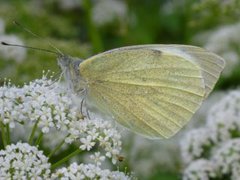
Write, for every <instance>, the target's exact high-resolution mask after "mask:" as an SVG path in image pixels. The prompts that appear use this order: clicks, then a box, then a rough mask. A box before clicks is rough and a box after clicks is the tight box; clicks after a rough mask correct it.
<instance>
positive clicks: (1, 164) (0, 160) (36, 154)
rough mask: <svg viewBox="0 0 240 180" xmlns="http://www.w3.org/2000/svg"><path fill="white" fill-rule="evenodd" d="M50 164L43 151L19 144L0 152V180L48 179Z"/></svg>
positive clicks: (25, 144)
mask: <svg viewBox="0 0 240 180" xmlns="http://www.w3.org/2000/svg"><path fill="white" fill-rule="evenodd" d="M49 177H50V164H49V163H48V158H47V157H46V156H44V154H43V152H42V151H39V150H38V149H37V148H36V147H34V146H30V145H29V144H27V143H17V144H16V145H14V144H12V145H9V146H7V147H6V149H5V150H1V151H0V179H48V178H49Z"/></svg>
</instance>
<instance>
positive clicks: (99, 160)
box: [90, 152, 106, 166]
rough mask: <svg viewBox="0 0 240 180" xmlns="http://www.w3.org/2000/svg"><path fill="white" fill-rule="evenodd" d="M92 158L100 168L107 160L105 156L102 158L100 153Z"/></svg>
mask: <svg viewBox="0 0 240 180" xmlns="http://www.w3.org/2000/svg"><path fill="white" fill-rule="evenodd" d="M90 158H91V159H92V160H93V161H94V163H95V164H96V165H97V166H100V165H101V164H102V161H104V160H105V159H106V158H105V156H101V153H100V152H95V153H94V154H93V155H91V156H90Z"/></svg>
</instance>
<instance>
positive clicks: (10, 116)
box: [0, 77, 77, 133]
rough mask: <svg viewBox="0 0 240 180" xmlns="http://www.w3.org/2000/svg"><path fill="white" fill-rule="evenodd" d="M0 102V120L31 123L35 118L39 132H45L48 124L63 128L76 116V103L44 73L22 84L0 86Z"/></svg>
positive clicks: (5, 122)
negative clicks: (40, 76) (21, 85)
mask: <svg viewBox="0 0 240 180" xmlns="http://www.w3.org/2000/svg"><path fill="white" fill-rule="evenodd" d="M0 105H1V107H2V108H0V114H1V119H2V120H3V123H4V124H9V123H12V125H11V127H12V128H14V124H15V123H16V122H21V123H25V124H28V126H33V125H34V124H35V123H36V122H37V121H38V127H39V128H40V129H41V130H42V132H43V133H49V132H50V130H51V129H52V128H54V129H58V130H59V129H61V130H62V131H66V129H68V128H67V125H68V124H69V121H72V120H74V121H75V120H76V119H77V116H76V112H77V107H76V105H75V104H73V102H72V100H71V96H70V95H69V94H68V92H67V91H66V90H65V89H64V88H63V87H62V86H61V85H59V84H58V83H53V82H52V81H51V80H47V79H46V77H43V78H42V79H38V80H35V81H33V82H30V83H29V84H25V85H24V86H23V87H22V88H20V87H18V88H17V87H14V86H6V85H5V86H3V87H0ZM31 123H32V125H31Z"/></svg>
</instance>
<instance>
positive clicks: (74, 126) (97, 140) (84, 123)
mask: <svg viewBox="0 0 240 180" xmlns="http://www.w3.org/2000/svg"><path fill="white" fill-rule="evenodd" d="M68 134H69V136H68V137H67V138H66V140H65V142H66V143H73V142H75V143H76V142H78V141H79V142H80V146H79V148H80V149H82V150H87V151H90V150H92V149H93V147H94V146H95V145H98V147H99V148H100V149H102V150H104V151H105V156H106V157H108V158H111V159H112V162H113V163H114V164H115V163H116V162H117V159H118V157H119V156H120V151H121V145H122V142H121V136H120V134H119V133H118V132H117V130H116V129H114V128H113V125H112V124H111V122H110V121H108V120H102V119H100V118H99V117H94V118H92V119H88V118H85V119H81V120H76V121H71V122H70V123H69V130H68Z"/></svg>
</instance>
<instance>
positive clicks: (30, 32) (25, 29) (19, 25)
mask: <svg viewBox="0 0 240 180" xmlns="http://www.w3.org/2000/svg"><path fill="white" fill-rule="evenodd" d="M13 23H14V24H15V25H17V26H18V27H19V28H21V29H23V30H24V31H26V32H28V33H29V34H31V35H33V36H35V37H37V38H39V39H43V38H42V37H41V36H39V35H37V34H35V33H33V32H32V31H31V30H30V29H28V28H26V27H24V26H23V25H22V24H20V23H19V22H17V21H13ZM48 44H49V46H50V47H52V48H53V49H55V50H56V51H57V52H58V53H59V54H61V55H64V54H63V52H62V51H60V50H59V49H58V48H57V47H56V46H54V45H53V44H52V43H51V42H48Z"/></svg>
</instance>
